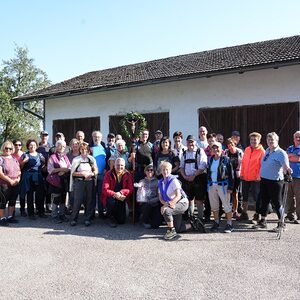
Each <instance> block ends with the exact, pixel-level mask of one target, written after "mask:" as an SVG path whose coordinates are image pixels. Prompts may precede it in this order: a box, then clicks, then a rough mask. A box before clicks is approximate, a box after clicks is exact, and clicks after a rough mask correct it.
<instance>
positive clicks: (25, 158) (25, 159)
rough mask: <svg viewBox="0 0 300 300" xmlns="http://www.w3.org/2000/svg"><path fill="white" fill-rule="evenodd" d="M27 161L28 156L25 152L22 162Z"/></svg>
mask: <svg viewBox="0 0 300 300" xmlns="http://www.w3.org/2000/svg"><path fill="white" fill-rule="evenodd" d="M28 161H29V156H28V155H27V154H25V156H24V159H23V162H28Z"/></svg>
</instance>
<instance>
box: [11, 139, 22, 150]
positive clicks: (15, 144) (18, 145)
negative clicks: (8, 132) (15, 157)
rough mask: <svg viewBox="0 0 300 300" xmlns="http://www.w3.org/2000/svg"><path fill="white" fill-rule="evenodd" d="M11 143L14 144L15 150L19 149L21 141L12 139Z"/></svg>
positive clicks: (20, 148)
mask: <svg viewBox="0 0 300 300" xmlns="http://www.w3.org/2000/svg"><path fill="white" fill-rule="evenodd" d="M13 144H14V146H15V152H18V151H21V150H22V146H23V143H22V141H20V140H13Z"/></svg>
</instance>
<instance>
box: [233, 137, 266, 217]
mask: <svg viewBox="0 0 300 300" xmlns="http://www.w3.org/2000/svg"><path fill="white" fill-rule="evenodd" d="M249 139H250V146H248V147H247V148H246V149H245V152H244V156H243V159H242V163H241V170H240V171H241V174H240V179H241V181H242V196H243V202H242V213H241V215H240V216H239V217H237V220H239V221H243V220H244V221H247V220H249V216H248V199H249V192H250V190H251V192H252V197H253V200H254V203H255V214H254V216H253V221H256V222H257V221H258V220H259V214H260V207H261V201H260V166H261V160H262V157H263V156H264V154H265V149H264V148H263V146H262V145H261V144H260V140H261V134H260V133H258V132H252V133H250V134H249Z"/></svg>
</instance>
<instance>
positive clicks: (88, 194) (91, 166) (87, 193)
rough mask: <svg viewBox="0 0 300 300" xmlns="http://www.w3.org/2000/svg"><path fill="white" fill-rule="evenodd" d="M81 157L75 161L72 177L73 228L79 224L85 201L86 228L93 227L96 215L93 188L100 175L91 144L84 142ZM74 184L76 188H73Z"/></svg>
mask: <svg viewBox="0 0 300 300" xmlns="http://www.w3.org/2000/svg"><path fill="white" fill-rule="evenodd" d="M79 152H80V156H77V157H75V158H74V159H73V162H72V166H71V176H70V190H71V191H72V190H73V189H74V206H73V211H72V214H71V223H70V225H71V226H75V225H76V224H77V219H78V215H79V210H80V207H81V204H83V201H84V200H86V202H85V209H86V212H85V221H84V224H85V226H90V225H91V219H92V218H93V215H94V209H95V205H94V200H93V197H92V196H93V188H94V184H95V177H96V176H97V174H98V169H97V163H96V160H95V158H94V157H93V156H91V155H90V147H89V144H88V143H86V142H83V143H81V144H80V146H79ZM73 182H74V186H73Z"/></svg>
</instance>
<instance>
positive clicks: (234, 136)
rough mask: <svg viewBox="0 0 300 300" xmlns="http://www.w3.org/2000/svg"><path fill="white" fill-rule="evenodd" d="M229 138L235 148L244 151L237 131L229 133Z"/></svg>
mask: <svg viewBox="0 0 300 300" xmlns="http://www.w3.org/2000/svg"><path fill="white" fill-rule="evenodd" d="M231 138H232V139H233V140H234V142H235V144H236V146H237V147H238V148H239V149H241V150H242V151H244V147H243V146H242V144H241V134H240V132H239V131H237V130H234V131H232V133H231Z"/></svg>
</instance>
